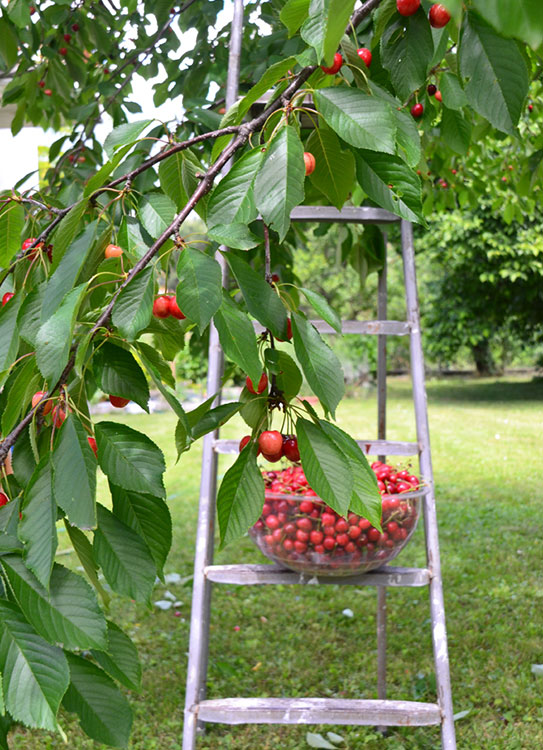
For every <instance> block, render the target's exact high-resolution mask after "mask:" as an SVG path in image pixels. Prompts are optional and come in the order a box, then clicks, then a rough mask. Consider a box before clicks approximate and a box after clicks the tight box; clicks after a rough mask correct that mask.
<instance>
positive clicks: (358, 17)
mask: <svg viewBox="0 0 543 750" xmlns="http://www.w3.org/2000/svg"><path fill="white" fill-rule="evenodd" d="M382 2H383V0H366V2H365V3H364V4H363V5H362V6H361V7H360V8H359V9H358V10H355V12H354V13H353V15H352V16H351V20H350V21H349V25H348V26H347V28H346V29H345V33H346V34H352V32H353V28H355V29H356V27H357V26H358V24H360V23H362V21H363V20H364V19H365V18H367V17H368V16H369V14H370V13H371V12H372V11H374V10H375V8H377V7H378V6H379V5H380V4H381V3H382Z"/></svg>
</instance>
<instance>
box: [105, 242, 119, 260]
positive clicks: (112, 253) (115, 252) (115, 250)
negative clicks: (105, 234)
mask: <svg viewBox="0 0 543 750" xmlns="http://www.w3.org/2000/svg"><path fill="white" fill-rule="evenodd" d="M122 254H123V249H122V247H119V245H108V246H107V247H106V249H105V251H104V255H105V256H106V258H118V257H119V256H120V255H122Z"/></svg>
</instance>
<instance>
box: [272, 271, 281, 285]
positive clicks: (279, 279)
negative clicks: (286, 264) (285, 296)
mask: <svg viewBox="0 0 543 750" xmlns="http://www.w3.org/2000/svg"><path fill="white" fill-rule="evenodd" d="M271 280H272V281H273V283H274V284H277V283H278V282H279V281H281V278H280V276H279V274H278V273H272V275H271Z"/></svg>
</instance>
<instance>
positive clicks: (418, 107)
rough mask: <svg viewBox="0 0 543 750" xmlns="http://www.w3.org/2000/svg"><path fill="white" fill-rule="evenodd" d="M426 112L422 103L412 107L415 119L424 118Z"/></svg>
mask: <svg viewBox="0 0 543 750" xmlns="http://www.w3.org/2000/svg"><path fill="white" fill-rule="evenodd" d="M423 112H424V107H423V106H422V104H421V103H420V102H417V103H416V104H413V106H412V107H411V114H412V115H413V117H422V113H423Z"/></svg>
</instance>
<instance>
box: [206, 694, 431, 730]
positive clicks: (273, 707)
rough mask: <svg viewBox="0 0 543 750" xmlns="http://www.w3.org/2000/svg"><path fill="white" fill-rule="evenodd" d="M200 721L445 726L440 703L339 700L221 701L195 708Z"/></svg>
mask: <svg viewBox="0 0 543 750" xmlns="http://www.w3.org/2000/svg"><path fill="white" fill-rule="evenodd" d="M192 711H193V712H195V713H197V715H198V719H199V720H200V721H207V722H218V723H221V724H358V725H365V726H389V727H401V726H414V727H421V726H427V725H429V724H441V710H440V708H439V706H438V705H437V703H422V702H419V701H389V700H343V699H339V698H218V699H216V700H204V701H201V703H199V704H197V705H195V706H193V708H192Z"/></svg>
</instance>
